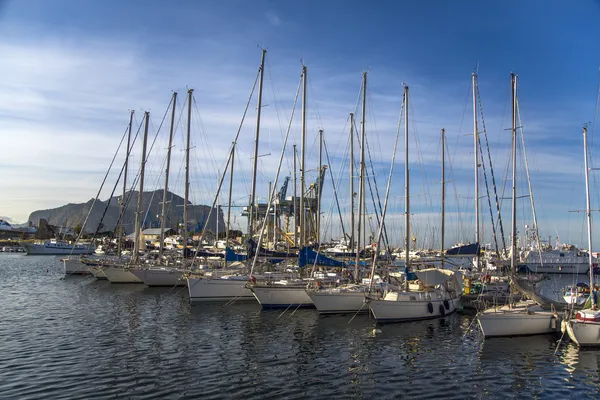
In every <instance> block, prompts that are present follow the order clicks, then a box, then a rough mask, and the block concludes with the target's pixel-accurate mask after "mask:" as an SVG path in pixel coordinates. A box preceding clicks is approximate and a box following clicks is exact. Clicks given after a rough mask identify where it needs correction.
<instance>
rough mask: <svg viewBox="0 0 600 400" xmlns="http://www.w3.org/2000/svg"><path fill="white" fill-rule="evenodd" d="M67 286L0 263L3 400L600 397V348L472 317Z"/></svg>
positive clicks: (32, 263)
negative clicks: (405, 316) (322, 312)
mask: <svg viewBox="0 0 600 400" xmlns="http://www.w3.org/2000/svg"><path fill="white" fill-rule="evenodd" d="M61 278H62V274H61V265H60V263H59V262H58V257H35V256H25V255H21V254H0V398H1V399H40V398H53V399H67V398H68V399H71V398H86V399H91V398H140V399H151V398H203V399H204V398H207V399H211V398H214V399H218V398H243V399H251V398H260V399H263V398H289V399H307V398H314V399H323V398H328V397H330V398H336V399H337V398H343V399H347V398H377V399H386V398H419V399H427V398H440V397H443V398H460V399H464V398H575V397H581V396H583V397H588V398H598V396H600V380H599V370H600V350H591V351H578V349H577V348H576V347H575V346H574V345H573V344H572V343H565V344H563V345H562V346H561V347H560V349H559V351H558V352H557V354H556V355H554V350H555V346H556V340H557V339H558V338H557V337H555V336H538V337H526V338H499V339H489V340H486V341H485V342H484V341H483V340H482V337H481V334H480V333H479V331H478V329H477V326H476V325H475V324H473V325H471V321H472V318H473V316H472V315H471V316H469V315H453V316H450V317H448V318H446V319H445V320H434V321H425V322H414V323H404V324H393V325H383V326H376V325H375V323H374V322H373V320H371V319H369V317H368V316H366V315H365V316H358V317H356V318H355V319H354V321H352V323H350V324H348V321H349V319H350V317H348V316H325V317H321V316H319V315H318V313H317V312H316V311H315V310H298V311H296V312H295V313H293V315H292V312H291V311H288V312H286V313H285V314H283V315H282V313H281V311H261V310H260V307H259V306H258V304H253V303H249V304H235V305H233V306H228V307H223V306H222V305H220V304H204V305H200V304H193V305H192V304H190V303H189V302H188V298H187V291H186V290H187V289H185V288H184V289H183V290H181V289H154V288H152V289H151V288H146V287H145V286H143V285H111V284H110V283H108V282H105V281H104V282H103V281H94V280H91V279H89V278H87V279H86V278H67V279H61ZM565 279H566V278H565ZM571 279H572V278H569V279H568V282H567V283H571ZM580 280H583V281H585V277H581V279H580ZM556 283H557V282H556V279H554V284H556ZM559 283H561V282H559ZM470 326H471V328H474V329H472V330H471V331H468V329H469V327H470ZM375 329H377V330H375ZM465 333H466V335H465Z"/></svg>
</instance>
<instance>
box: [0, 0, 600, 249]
mask: <svg viewBox="0 0 600 400" xmlns="http://www.w3.org/2000/svg"><path fill="white" fill-rule="evenodd" d="M599 20H600V2H599V1H593V0H581V1H577V2H570V3H567V2H559V1H527V2H518V1H502V2H500V1H497V2H486V3H485V4H482V3H481V2H478V1H461V2H445V1H430V2H419V1H406V2H391V1H327V2H319V1H304V2H280V1H253V2H246V1H228V0H225V1H220V2H196V1H191V0H190V1H184V0H181V1H178V2H165V1H154V0H146V1H134V0H132V1H127V2H122V1H115V0H106V1H102V2H98V1H88V0H71V1H67V0H56V1H52V2H48V1H44V0H18V1H17V0H12V1H11V0H4V1H1V0H0V77H1V78H0V121H1V122H0V146H1V149H2V157H0V177H1V178H0V180H1V182H2V185H1V187H0V216H2V217H5V218H9V219H10V220H11V221H13V222H25V221H27V219H28V216H29V214H30V213H31V212H32V211H35V210H39V209H49V208H54V207H58V206H61V205H64V204H67V203H80V202H85V201H88V200H90V199H93V198H95V197H96V195H97V194H98V193H100V198H101V199H102V200H105V199H107V198H108V197H109V196H110V194H111V192H112V191H113V188H114V190H115V193H116V194H118V193H119V192H120V191H121V190H122V189H121V188H120V187H115V185H117V186H118V185H119V184H120V183H119V184H117V179H118V176H119V171H120V169H121V166H122V163H123V161H124V158H125V150H124V145H122V146H121V147H119V142H120V141H121V139H122V137H123V134H124V132H125V130H126V128H127V124H128V119H129V112H130V110H134V111H135V118H134V124H133V125H134V132H136V131H137V130H138V129H139V127H140V126H141V125H140V124H141V123H142V120H143V115H144V112H145V111H148V112H150V124H149V137H150V139H149V143H152V141H153V138H154V137H156V142H155V145H154V146H153V147H152V152H151V154H150V156H149V158H148V162H147V164H146V166H147V176H146V185H145V187H146V189H147V190H151V189H159V188H162V185H163V179H164V174H163V173H162V171H163V169H164V159H165V154H166V148H167V147H168V145H167V140H168V131H169V129H168V128H169V125H170V120H169V117H168V115H167V109H168V107H169V105H170V100H171V96H172V93H173V91H176V92H177V93H178V102H177V103H178V105H177V108H176V115H177V118H176V120H177V121H176V122H177V123H176V127H175V139H174V147H173V151H172V152H173V159H172V164H171V175H170V179H171V181H170V182H171V183H170V189H171V190H172V191H174V192H175V193H177V194H179V195H181V196H183V187H184V184H183V176H184V169H183V158H184V157H183V156H184V149H185V141H184V140H185V133H186V126H187V109H186V107H187V104H186V95H187V90H188V89H189V88H193V89H194V92H193V101H192V111H191V114H192V122H191V123H190V130H191V134H192V139H191V141H192V146H191V147H192V148H191V150H190V154H191V159H192V161H191V167H190V175H191V184H190V199H191V201H192V202H193V203H195V204H211V202H212V201H213V199H214V196H215V193H216V188H217V180H218V177H219V176H220V175H221V174H222V173H223V170H224V166H225V163H226V159H227V157H228V154H229V151H230V148H231V143H232V141H233V140H234V138H235V135H236V132H237V130H238V127H239V126H240V121H241V119H242V115H243V112H244V108H245V106H246V103H247V102H248V98H249V96H250V92H251V89H252V86H253V84H254V82H255V78H256V75H257V70H258V66H259V64H260V55H261V48H265V49H267V56H266V59H267V61H266V67H265V75H264V89H263V93H264V95H263V107H262V109H261V110H262V121H261V136H260V139H259V171H258V174H257V175H258V178H257V179H258V187H257V197H258V198H259V200H260V201H264V200H266V198H267V196H268V184H269V182H273V181H274V180H275V175H276V171H277V166H278V163H279V159H280V154H281V153H282V149H283V138H284V136H285V134H286V129H287V126H288V124H290V127H291V129H290V139H289V142H288V146H287V147H286V148H285V150H284V151H283V153H284V156H283V158H282V160H283V162H282V171H281V176H280V177H279V180H278V182H277V186H278V187H280V186H281V184H282V180H283V177H284V176H293V161H292V160H293V158H292V149H291V145H293V144H295V145H297V146H298V150H300V147H301V140H300V131H301V128H300V115H301V111H300V99H298V104H297V106H296V108H295V115H294V118H293V119H292V122H291V123H290V122H289V121H290V115H291V113H292V106H293V103H294V98H295V94H296V90H297V88H298V84H299V82H300V74H301V69H302V64H303V63H304V64H305V65H306V66H307V68H308V85H307V86H308V87H307V112H306V114H307V140H306V146H307V148H306V152H305V153H306V154H305V158H306V162H307V167H306V174H307V182H309V183H310V182H314V180H315V179H316V170H317V168H318V149H319V145H318V131H319V130H320V129H323V131H324V138H325V143H326V145H327V148H328V151H329V156H330V164H331V165H330V168H329V169H330V171H331V173H332V175H333V182H335V184H336V192H337V195H338V201H339V202H340V205H341V208H342V214H343V215H344V217H343V218H344V219H345V220H346V222H347V215H348V213H349V211H348V210H349V206H348V204H349V197H350V195H349V189H348V181H349V180H348V178H347V176H348V155H347V149H348V135H349V133H348V131H349V124H348V115H349V113H350V112H354V113H355V114H356V119H357V120H356V126H357V128H359V129H360V126H361V119H362V113H361V111H360V101H359V100H360V90H361V79H362V74H363V72H365V71H366V72H367V73H368V80H367V102H366V104H367V106H366V110H367V112H366V114H365V120H366V122H365V132H366V136H367V140H368V142H369V148H370V152H371V157H372V163H373V171H374V172H375V177H376V178H377V184H378V190H379V194H380V197H381V199H382V200H381V202H382V203H383V198H384V197H385V188H386V184H387V180H388V174H389V168H390V163H391V159H392V153H393V146H394V140H395V137H396V131H397V124H398V119H399V114H400V110H401V107H402V91H403V85H404V84H407V85H408V86H409V90H410V94H409V158H410V159H409V168H410V170H411V178H410V181H411V193H410V199H411V219H412V221H413V222H412V224H411V225H412V230H413V233H414V234H415V236H416V239H417V243H418V245H420V246H423V247H431V246H434V245H439V241H440V220H441V216H440V204H441V189H440V187H441V184H440V180H441V178H440V171H441V161H440V155H441V144H440V129H441V128H445V130H446V137H447V139H446V141H447V156H446V157H447V166H446V170H447V177H446V181H447V184H446V192H447V200H446V211H447V212H446V220H447V224H446V225H447V229H446V234H445V238H446V243H447V244H449V243H455V242H459V241H462V242H469V241H472V240H473V239H474V232H475V217H474V166H473V164H474V161H473V109H472V107H473V106H472V97H471V96H472V94H471V93H472V87H471V74H472V73H473V72H477V74H478V82H479V91H480V95H481V104H480V106H481V110H482V111H483V119H482V118H481V115H479V118H478V123H479V133H480V136H482V137H483V134H484V133H483V128H482V126H483V123H485V133H486V134H487V136H488V141H489V148H490V154H491V158H492V161H493V164H492V165H493V167H494V173H495V179H496V184H497V186H498V192H499V193H500V195H499V196H500V197H502V198H503V199H502V219H503V227H504V231H505V236H508V234H509V231H510V217H511V216H510V204H509V203H510V201H509V200H508V199H507V198H508V197H509V196H510V179H509V178H510V170H509V169H508V166H509V163H510V160H509V151H508V150H509V148H510V140H511V138H510V134H511V131H510V126H511V116H510V110H511V107H510V100H511V95H510V93H511V92H510V73H511V72H515V73H516V74H518V103H519V114H520V117H521V120H520V122H519V126H522V129H520V130H519V135H521V133H522V134H523V137H524V140H525V144H526V149H527V156H528V164H529V169H530V175H531V187H532V191H533V198H534V200H535V210H536V216H537V221H538V225H539V227H540V235H541V236H542V237H543V238H548V237H549V236H553V238H552V239H551V241H554V240H555V239H554V238H555V237H556V236H557V235H558V236H560V239H561V241H562V242H570V243H574V244H578V245H580V246H582V247H584V248H587V247H588V246H587V238H586V236H585V235H586V233H585V215H584V214H583V213H581V212H572V211H575V210H581V209H584V208H585V187H584V167H583V140H582V134H581V130H582V127H583V125H584V124H585V123H589V139H590V143H589V152H590V154H591V159H592V164H593V163H594V154H595V151H596V148H597V140H595V136H596V135H597V133H596V132H597V131H598V130H597V129H596V124H595V122H596V118H597V112H596V104H597V94H598V83H599V76H600V72H599V67H600V42H598V40H597V38H598V37H600V24H598V21H599ZM478 108H479V107H478ZM165 115H167V117H166V119H165V120H164V122H163V123H162V125H161V121H163V116H165ZM255 126H256V93H254V96H253V98H252V100H251V102H250V106H249V108H248V113H247V116H246V120H245V122H244V124H243V125H242V128H241V130H240V139H239V141H238V143H237V146H236V158H235V167H234V171H235V172H234V191H233V194H232V198H233V202H234V205H235V207H234V208H232V213H233V214H234V216H235V218H234V222H233V225H234V226H233V227H234V228H235V227H239V228H242V229H244V227H245V219H244V218H242V217H241V216H240V211H241V208H239V207H240V206H242V205H246V204H247V203H248V197H249V192H250V181H251V178H250V176H251V168H252V157H253V156H252V152H253V142H254V134H255ZM159 128H160V129H159ZM507 129H509V130H507ZM142 131H143V129H142ZM157 131H158V133H157ZM403 135H404V131H403V129H402V130H400V139H399V140H400V142H399V144H398V150H397V155H396V162H395V166H394V173H393V177H392V181H391V182H392V183H391V189H390V197H389V207H388V216H387V218H386V223H387V224H388V233H389V234H390V236H392V239H391V240H392V241H393V242H396V244H400V243H401V242H402V240H403V239H402V238H403V236H404V232H405V227H404V222H403V218H404V215H403V214H402V213H403V212H404V206H405V201H404V200H405V197H404V186H405V180H404V166H405V163H404V156H405V149H404V137H403ZM520 140H521V139H520V138H519V142H520ZM140 142H141V138H140V139H139V140H137V141H136V144H135V145H134V148H133V150H132V153H131V157H130V158H129V161H130V166H131V168H130V172H131V174H130V175H131V176H133V175H134V174H135V173H136V172H137V171H138V170H139V164H140V155H141V143H140ZM355 142H356V141H355ZM149 147H150V144H149ZM117 149H119V150H118V151H117ZM115 153H116V154H117V155H116V158H115V163H114V165H113V167H112V169H111V171H110V172H109V173H108V177H107V179H106V183H105V184H104V186H102V189H101V190H100V191H99V189H100V188H101V185H102V182H103V179H104V176H105V174H106V171H107V170H108V168H109V165H110V163H111V160H112V158H113V156H114V155H115ZM355 153H356V154H358V150H355ZM486 154H487V153H486ZM486 157H487V156H486ZM355 162H356V161H355ZM486 162H487V161H486ZM328 164H329V162H328ZM518 165H519V168H518V169H519V172H518V185H517V186H518V192H519V195H520V199H519V201H518V207H517V208H518V217H517V219H518V229H519V232H521V233H523V232H524V225H525V224H529V225H530V226H531V225H532V223H533V217H532V211H531V205H530V197H524V196H525V195H526V194H527V193H528V186H527V179H526V178H527V177H526V175H525V172H524V168H523V167H524V161H523V152H522V148H521V147H520V148H519V162H518ZM592 167H594V165H592ZM489 172H490V171H489V168H488V169H487V173H488V183H489V185H490V191H492V188H491V177H490V176H489ZM481 173H482V172H481ZM595 175H597V173H595V172H591V177H590V179H591V181H592V185H591V196H592V204H593V205H592V208H596V209H598V208H600V207H598V198H599V196H598V194H600V191H598V185H597V182H598V178H597V177H596V176H595ZM227 179H228V178H227ZM129 182H130V183H131V182H133V178H132V177H130V179H129ZM331 184H332V180H331V176H330V175H329V172H328V176H327V180H326V182H325V184H324V187H325V189H324V199H323V206H322V207H323V223H322V224H323V229H324V233H323V234H324V236H325V237H326V238H335V237H339V236H340V234H341V223H340V222H339V217H338V215H337V214H338V211H337V210H336V208H335V207H333V206H332V204H333V203H334V202H333V192H334V191H333V188H332V185H331ZM291 186H292V185H291V184H290V188H291ZM480 186H481V190H482V191H481V192H480V200H481V203H480V204H481V205H480V208H481V216H480V218H481V219H480V221H481V222H480V225H481V228H480V229H481V232H482V241H483V242H486V243H489V242H491V241H492V236H491V231H492V229H491V225H492V224H491V222H490V211H489V207H488V198H487V196H486V195H485V193H484V190H485V184H484V180H483V177H482V179H481V181H480ZM290 190H291V189H290ZM227 193H228V189H227V181H226V184H225V187H224V188H223V193H222V194H221V195H220V196H219V200H218V202H219V204H221V205H224V204H226V203H227V199H228V196H227ZM290 194H291V192H290V191H288V195H290ZM491 204H492V208H493V209H494V211H493V212H494V213H496V211H495V200H494V199H493V198H492V199H491ZM367 208H368V210H370V211H369V212H370V215H369V217H368V218H369V221H370V223H369V225H370V230H372V231H376V230H377V228H376V226H375V223H374V222H373V221H374V219H375V218H374V217H373V215H372V205H367ZM594 218H596V217H594ZM346 229H347V226H346ZM593 232H594V236H595V239H594V243H595V245H594V247H597V246H598V245H600V236H598V234H596V232H598V230H597V229H596V228H595V227H594V229H593ZM598 233H600V232H598Z"/></svg>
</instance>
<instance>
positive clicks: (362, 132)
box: [354, 72, 367, 280]
mask: <svg viewBox="0 0 600 400" xmlns="http://www.w3.org/2000/svg"><path fill="white" fill-rule="evenodd" d="M366 101H367V73H366V72H363V87H362V121H361V123H360V165H359V168H360V177H359V180H358V226H357V230H356V258H355V260H354V261H355V265H354V279H356V280H358V263H359V261H360V244H361V243H360V240H361V225H362V222H363V220H362V218H361V215H362V213H363V212H364V210H363V205H364V202H363V197H364V195H365V112H366V109H367V107H366Z"/></svg>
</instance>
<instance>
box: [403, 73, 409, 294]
mask: <svg viewBox="0 0 600 400" xmlns="http://www.w3.org/2000/svg"><path fill="white" fill-rule="evenodd" d="M404 153H405V155H404V157H405V158H404V181H405V182H406V183H405V193H404V196H405V197H406V215H405V224H406V239H405V242H406V244H405V247H404V265H405V271H406V272H407V275H406V277H405V279H404V290H408V267H409V266H410V256H409V252H410V197H409V193H410V190H409V189H410V187H409V173H408V172H409V171H408V86H406V85H404Z"/></svg>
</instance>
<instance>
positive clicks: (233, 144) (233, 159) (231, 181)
mask: <svg viewBox="0 0 600 400" xmlns="http://www.w3.org/2000/svg"><path fill="white" fill-rule="evenodd" d="M234 161H235V142H233V143H232V145H231V165H230V166H229V168H230V170H229V198H228V199H227V227H226V229H225V251H227V248H228V247H229V230H230V229H231V193H232V191H233V163H234ZM217 220H218V215H217ZM225 267H226V268H227V254H225Z"/></svg>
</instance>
